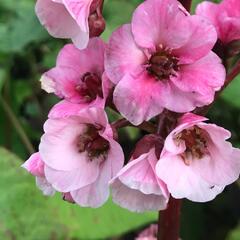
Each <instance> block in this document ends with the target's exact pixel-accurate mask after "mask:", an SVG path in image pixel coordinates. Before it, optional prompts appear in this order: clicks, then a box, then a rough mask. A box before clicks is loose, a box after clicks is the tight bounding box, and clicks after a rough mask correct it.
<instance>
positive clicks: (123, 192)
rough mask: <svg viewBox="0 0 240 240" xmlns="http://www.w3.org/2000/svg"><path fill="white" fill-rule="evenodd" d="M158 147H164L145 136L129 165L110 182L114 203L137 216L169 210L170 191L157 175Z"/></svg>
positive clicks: (158, 141) (152, 138)
mask: <svg viewBox="0 0 240 240" xmlns="http://www.w3.org/2000/svg"><path fill="white" fill-rule="evenodd" d="M155 145H159V146H161V145H162V141H160V140H159V139H158V138H157V137H156V136H154V135H147V136H145V137H144V138H143V139H142V140H141V141H140V142H139V143H138V144H137V147H136V150H135V152H134V154H133V155H132V158H131V160H130V162H129V163H128V164H127V165H126V166H125V167H124V168H122V170H121V171H120V172H119V173H118V174H117V176H116V177H115V178H114V179H113V180H112V181H111V186H112V198H113V201H114V202H115V203H117V204H119V205H120V206H121V207H124V208H127V209H129V210H130V211H136V212H144V211H157V210H162V209H165V208H166V207H167V203H168V199H169V193H168V190H167V188H166V185H165V183H163V182H162V181H161V180H160V179H158V177H157V176H156V173H155V166H156V164H157V161H158V159H157V156H156V154H158V153H157V152H159V150H157V147H156V146H155ZM159 146H158V147H159ZM139 151H140V152H139Z"/></svg>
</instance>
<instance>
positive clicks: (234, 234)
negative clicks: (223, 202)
mask: <svg viewBox="0 0 240 240" xmlns="http://www.w3.org/2000/svg"><path fill="white" fill-rule="evenodd" d="M239 239H240V226H238V227H237V228H236V229H234V230H233V231H231V232H230V233H229V235H228V236H227V238H226V240H239Z"/></svg>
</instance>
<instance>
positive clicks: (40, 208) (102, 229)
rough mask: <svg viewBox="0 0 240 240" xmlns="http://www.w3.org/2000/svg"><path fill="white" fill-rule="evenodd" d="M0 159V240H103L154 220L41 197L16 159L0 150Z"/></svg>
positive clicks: (114, 209)
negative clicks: (0, 193)
mask: <svg viewBox="0 0 240 240" xmlns="http://www.w3.org/2000/svg"><path fill="white" fill-rule="evenodd" d="M0 156H1V157H0V166H1V168H0V189H1V192H2V195H1V198H0V239H4V240H8V239H9V240H10V239H13V238H14V239H16V240H38V239H39V240H42V239H44V240H48V239H84V240H86V239H89V240H90V239H94V240H96V239H106V238H108V237H111V236H116V235H120V234H122V233H125V232H127V231H129V230H131V229H135V228H138V227H140V226H142V225H144V224H147V223H150V222H152V221H155V220H156V219H157V215H156V214H155V213H146V214H134V213H130V212H129V211H127V210H124V209H121V208H120V207H117V206H116V205H114V204H113V203H111V202H110V201H109V202H108V203H107V204H105V205H104V206H103V207H102V208H99V209H87V208H85V209H83V208H80V207H78V206H77V205H73V204H69V203H66V202H64V201H62V200H61V196H60V195H59V194H57V195H56V196H54V197H51V198H47V197H44V196H42V194H41V192H40V191H39V190H37V188H36V187H35V183H34V180H33V177H31V176H30V175H29V174H28V173H27V172H26V171H25V170H24V169H22V168H20V165H21V160H20V159H19V158H18V157H16V156H15V155H13V154H11V153H10V152H8V151H7V150H5V149H3V148H0ZM53 236H54V238H53Z"/></svg>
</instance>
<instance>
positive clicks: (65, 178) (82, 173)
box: [45, 159, 99, 200]
mask: <svg viewBox="0 0 240 240" xmlns="http://www.w3.org/2000/svg"><path fill="white" fill-rule="evenodd" d="M59 160H60V159H59ZM79 162H80V164H79V168H77V169H73V170H72V171H60V170H56V169H53V168H51V167H48V166H47V165H46V166H45V175H46V179H47V181H48V182H49V183H51V185H52V186H53V187H54V188H55V189H56V190H57V191H59V192H70V191H74V190H77V189H79V188H81V187H84V186H87V185H89V184H91V183H93V182H94V181H96V179H97V177H98V175H99V166H98V165H97V164H96V162H94V161H93V162H90V161H86V160H84V159H79ZM73 198H74V197H73ZM74 200H75V199H74Z"/></svg>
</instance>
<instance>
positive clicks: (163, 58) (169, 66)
mask: <svg viewBox="0 0 240 240" xmlns="http://www.w3.org/2000/svg"><path fill="white" fill-rule="evenodd" d="M178 69H179V67H178V59H177V58H176V57H174V56H173V55H172V54H171V52H170V51H168V50H163V49H160V50H159V51H158V52H156V53H155V54H153V55H152V56H151V58H150V59H149V62H148V67H147V71H148V72H149V73H150V74H152V75H154V76H155V77H156V78H157V79H159V80H164V79H168V78H169V77H170V76H171V75H175V73H176V72H177V71H178Z"/></svg>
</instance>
